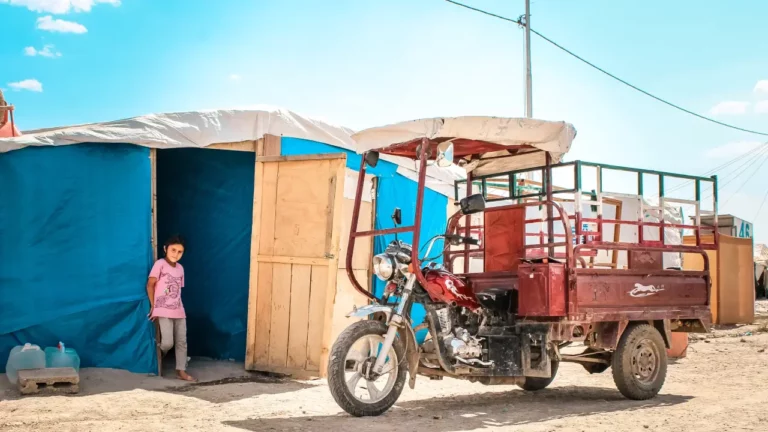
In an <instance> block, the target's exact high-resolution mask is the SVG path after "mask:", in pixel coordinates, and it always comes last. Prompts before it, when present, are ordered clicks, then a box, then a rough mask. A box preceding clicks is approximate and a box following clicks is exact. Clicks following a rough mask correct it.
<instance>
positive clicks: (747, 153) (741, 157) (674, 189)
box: [667, 141, 768, 192]
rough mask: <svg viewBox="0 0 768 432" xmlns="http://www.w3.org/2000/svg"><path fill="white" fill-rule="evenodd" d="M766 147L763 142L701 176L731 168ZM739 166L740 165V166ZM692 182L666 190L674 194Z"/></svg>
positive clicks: (719, 177) (766, 143)
mask: <svg viewBox="0 0 768 432" xmlns="http://www.w3.org/2000/svg"><path fill="white" fill-rule="evenodd" d="M766 147H768V141H766V142H764V143H763V144H761V145H759V146H757V147H755V148H753V149H752V150H750V151H748V152H746V153H743V154H741V155H739V156H737V157H735V158H733V159H731V160H728V161H726V162H725V163H723V164H722V165H718V166H716V167H714V168H712V169H711V170H709V171H707V172H705V173H704V174H702V176H708V175H713V174H715V173H716V172H718V171H719V170H722V169H725V168H728V167H729V166H731V165H733V164H735V163H736V162H738V161H740V160H742V159H744V158H745V157H747V156H750V155H752V154H753V153H757V152H761V153H762V151H763V150H765V149H766ZM740 166H741V165H740ZM737 169H738V168H737ZM734 171H735V170H734ZM723 178H725V175H718V179H720V180H722V179H723ZM693 182H694V181H693V180H687V181H685V182H683V183H682V184H680V185H677V186H675V187H672V188H670V189H668V190H667V192H675V191H678V190H680V189H683V188H685V187H688V186H689V185H691V184H693Z"/></svg>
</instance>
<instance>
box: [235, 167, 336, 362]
mask: <svg viewBox="0 0 768 432" xmlns="http://www.w3.org/2000/svg"><path fill="white" fill-rule="evenodd" d="M263 159H264V160H261V161H260V160H257V169H256V173H257V178H256V180H255V181H256V183H255V188H254V221H253V222H254V226H253V232H254V234H253V237H252V248H251V288H250V298H249V312H248V313H249V317H248V323H249V326H248V337H247V343H248V344H249V345H248V346H247V347H246V355H247V356H248V358H247V359H246V368H248V369H252V370H262V371H270V372H279V373H288V374H292V375H294V376H297V377H298V376H322V375H324V373H323V371H322V365H323V363H324V359H327V353H328V351H329V349H330V348H329V347H330V342H329V340H328V338H329V337H330V333H331V332H330V327H331V326H332V313H333V304H334V303H333V302H334V300H335V299H336V289H335V288H336V285H335V284H336V272H337V269H338V252H339V251H338V248H339V237H340V234H339V231H340V230H341V223H340V221H341V218H342V197H343V189H341V188H343V178H344V167H345V165H346V160H345V156H344V155H339V156H336V158H332V157H324V158H312V160H303V161H297V160H295V158H292V157H280V158H273V159H271V160H270V159H268V158H263ZM265 160H270V161H265ZM259 174H261V175H260V176H259ZM340 180H341V181H340Z"/></svg>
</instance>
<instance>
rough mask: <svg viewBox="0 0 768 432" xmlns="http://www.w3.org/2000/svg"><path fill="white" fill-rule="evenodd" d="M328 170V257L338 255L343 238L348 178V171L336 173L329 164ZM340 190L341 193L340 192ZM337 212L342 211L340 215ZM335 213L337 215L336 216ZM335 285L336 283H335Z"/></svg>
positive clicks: (326, 232)
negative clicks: (337, 196) (345, 194)
mask: <svg viewBox="0 0 768 432" xmlns="http://www.w3.org/2000/svg"><path fill="white" fill-rule="evenodd" d="M329 168H330V169H329V171H328V183H329V185H330V187H329V188H328V204H327V205H326V210H325V215H326V216H325V221H326V225H327V227H326V230H325V256H327V257H332V256H335V257H338V255H339V240H340V239H341V227H342V224H343V221H344V199H343V197H344V179H346V172H343V173H342V174H341V175H338V174H336V175H334V171H333V166H329ZM339 184H341V190H338V189H339V188H337V187H336V186H337V185H339ZM339 192H340V193H339ZM337 193H339V195H341V198H342V199H341V200H340V201H339V203H338V205H337V203H336V194H337ZM337 213H341V214H340V215H338V214H337ZM334 215H336V217H335V218H334ZM334 219H338V220H339V223H338V225H337V224H336V221H335V220H334ZM334 239H335V240H336V248H335V249H336V250H333V249H334V247H333V241H334ZM334 286H335V284H334Z"/></svg>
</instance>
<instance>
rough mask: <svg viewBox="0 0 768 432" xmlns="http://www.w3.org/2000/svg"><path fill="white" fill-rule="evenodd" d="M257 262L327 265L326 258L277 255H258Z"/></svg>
mask: <svg viewBox="0 0 768 432" xmlns="http://www.w3.org/2000/svg"><path fill="white" fill-rule="evenodd" d="M257 260H258V262H269V263H279V264H304V265H311V266H327V265H328V258H303V257H292V256H277V255H259V256H258V258H257Z"/></svg>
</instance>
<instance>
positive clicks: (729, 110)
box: [709, 101, 749, 115]
mask: <svg viewBox="0 0 768 432" xmlns="http://www.w3.org/2000/svg"><path fill="white" fill-rule="evenodd" d="M747 108H749V102H741V101H725V102H720V103H719V104H717V105H715V106H713V107H712V109H711V110H709V112H710V113H712V114H714V115H721V114H727V115H738V114H746V113H747Z"/></svg>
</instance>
